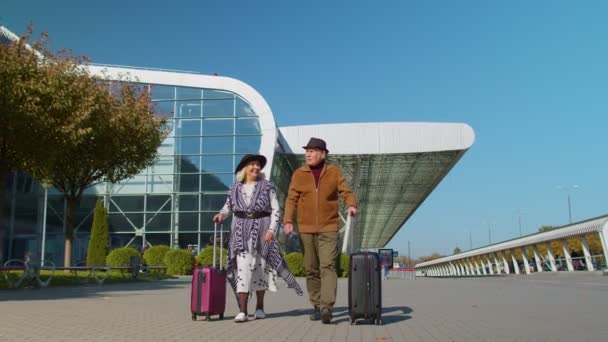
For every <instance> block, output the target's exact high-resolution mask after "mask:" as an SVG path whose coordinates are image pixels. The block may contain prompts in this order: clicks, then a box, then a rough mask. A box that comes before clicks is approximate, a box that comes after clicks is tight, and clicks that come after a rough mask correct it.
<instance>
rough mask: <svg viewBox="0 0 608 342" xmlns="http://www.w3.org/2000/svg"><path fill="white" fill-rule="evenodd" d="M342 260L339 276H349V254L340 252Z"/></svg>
mask: <svg viewBox="0 0 608 342" xmlns="http://www.w3.org/2000/svg"><path fill="white" fill-rule="evenodd" d="M339 259H340V262H339V263H338V265H339V268H340V273H338V276H340V277H344V278H348V271H349V270H350V256H349V255H348V254H343V253H340V254H339Z"/></svg>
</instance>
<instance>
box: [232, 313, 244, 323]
mask: <svg viewBox="0 0 608 342" xmlns="http://www.w3.org/2000/svg"><path fill="white" fill-rule="evenodd" d="M234 321H235V322H237V323H243V322H247V315H245V313H244V312H239V314H238V315H236V317H234Z"/></svg>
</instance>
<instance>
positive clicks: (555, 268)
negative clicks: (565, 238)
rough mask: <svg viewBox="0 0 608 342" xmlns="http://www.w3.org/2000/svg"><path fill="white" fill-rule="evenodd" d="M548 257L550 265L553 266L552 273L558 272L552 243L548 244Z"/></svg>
mask: <svg viewBox="0 0 608 342" xmlns="http://www.w3.org/2000/svg"><path fill="white" fill-rule="evenodd" d="M547 257H548V258H549V265H551V272H557V265H555V256H554V255H553V251H552V250H551V243H550V242H547Z"/></svg>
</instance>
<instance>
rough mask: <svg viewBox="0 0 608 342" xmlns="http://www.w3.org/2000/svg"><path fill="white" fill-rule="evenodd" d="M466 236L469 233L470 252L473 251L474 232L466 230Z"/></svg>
mask: <svg viewBox="0 0 608 342" xmlns="http://www.w3.org/2000/svg"><path fill="white" fill-rule="evenodd" d="M464 232H465V234H466V233H467V232H468V233H469V250H471V249H473V231H472V230H466V229H465V231H464Z"/></svg>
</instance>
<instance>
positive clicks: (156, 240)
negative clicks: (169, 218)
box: [146, 233, 171, 246]
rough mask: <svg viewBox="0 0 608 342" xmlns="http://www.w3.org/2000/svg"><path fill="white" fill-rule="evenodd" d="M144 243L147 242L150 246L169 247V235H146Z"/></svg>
mask: <svg viewBox="0 0 608 342" xmlns="http://www.w3.org/2000/svg"><path fill="white" fill-rule="evenodd" d="M146 242H148V243H149V244H151V245H152V246H158V245H165V246H171V234H164V233H148V234H146Z"/></svg>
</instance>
